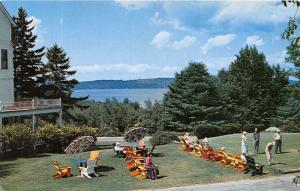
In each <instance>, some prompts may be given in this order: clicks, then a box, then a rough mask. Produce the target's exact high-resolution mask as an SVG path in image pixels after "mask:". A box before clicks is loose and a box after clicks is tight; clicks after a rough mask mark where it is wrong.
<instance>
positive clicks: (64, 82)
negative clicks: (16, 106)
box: [41, 44, 88, 121]
mask: <svg viewBox="0 0 300 191" xmlns="http://www.w3.org/2000/svg"><path fill="white" fill-rule="evenodd" d="M46 58H47V60H48V63H47V64H46V65H45V66H44V74H43V79H44V81H45V84H44V85H43V86H42V87H41V89H42V90H43V97H44V98H47V99H57V98H61V99H62V103H63V112H64V115H63V118H64V120H66V121H70V119H72V118H74V116H72V115H71V114H70V112H69V110H70V109H72V108H75V107H78V108H80V109H85V108H86V107H85V106H82V105H81V103H80V102H79V101H82V100H86V99H87V98H88V97H80V98H75V97H72V92H73V88H74V86H75V85H76V84H78V81H77V80H75V79H71V77H72V76H73V75H74V74H75V73H76V71H73V70H70V67H71V66H70V61H69V58H68V57H67V54H66V52H65V51H64V50H63V49H62V48H60V47H58V45H56V44H55V45H54V46H53V47H51V48H49V49H48V50H47V53H46Z"/></svg>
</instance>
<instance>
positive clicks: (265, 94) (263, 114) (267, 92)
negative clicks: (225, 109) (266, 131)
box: [224, 46, 288, 128]
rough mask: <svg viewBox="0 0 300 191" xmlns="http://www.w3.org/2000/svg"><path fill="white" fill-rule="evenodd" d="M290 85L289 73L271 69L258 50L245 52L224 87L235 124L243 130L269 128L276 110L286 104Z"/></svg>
mask: <svg viewBox="0 0 300 191" xmlns="http://www.w3.org/2000/svg"><path fill="white" fill-rule="evenodd" d="M287 85H288V73H287V72H285V71H284V70H282V69H281V68H280V67H279V66H276V67H273V68H272V67H271V66H269V65H268V63H267V61H266V58H265V56H264V54H262V53H259V52H258V51H257V49H256V47H249V46H246V47H245V48H243V49H241V51H240V53H239V55H237V58H236V60H235V61H234V62H233V63H231V65H230V67H229V70H228V77H227V80H226V83H225V84H224V86H225V89H226V91H227V94H228V98H229V99H228V100H227V104H228V105H229V106H231V112H232V117H233V118H232V120H233V121H234V122H235V123H240V124H241V125H242V126H243V128H245V126H246V125H247V124H257V125H258V124H262V125H264V126H265V127H268V126H269V125H270V119H271V117H272V116H274V115H275V114H276V108H277V107H278V106H279V105H280V104H282V103H283V102H284V101H285V97H286V95H287V93H288V88H287Z"/></svg>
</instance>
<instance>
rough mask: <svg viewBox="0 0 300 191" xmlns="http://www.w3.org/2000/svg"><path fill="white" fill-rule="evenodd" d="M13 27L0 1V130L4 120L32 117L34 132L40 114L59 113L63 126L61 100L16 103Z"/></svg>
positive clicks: (59, 120) (60, 122) (14, 25)
mask: <svg viewBox="0 0 300 191" xmlns="http://www.w3.org/2000/svg"><path fill="white" fill-rule="evenodd" d="M12 27H16V24H15V22H14V21H13V19H12V18H11V16H10V15H9V13H8V12H7V10H6V9H5V7H4V6H3V4H2V3H1V1H0V128H1V127H2V122H3V118H7V117H14V116H32V126H33V131H35V125H36V121H37V115H38V114H47V113H58V114H59V118H58V120H57V122H58V123H59V124H60V125H61V124H62V103H61V99H48V100H45V99H37V98H34V99H32V100H29V101H21V102H15V100H14V67H13V45H12Z"/></svg>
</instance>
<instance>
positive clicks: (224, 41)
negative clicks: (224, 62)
mask: <svg viewBox="0 0 300 191" xmlns="http://www.w3.org/2000/svg"><path fill="white" fill-rule="evenodd" d="M235 38H236V35H235V34H226V35H217V36H215V37H213V38H209V39H207V41H206V43H205V44H204V45H203V46H201V51H202V53H203V54H206V53H207V52H208V50H210V49H212V48H214V47H221V46H226V45H228V44H229V43H231V41H233V40H234V39H235Z"/></svg>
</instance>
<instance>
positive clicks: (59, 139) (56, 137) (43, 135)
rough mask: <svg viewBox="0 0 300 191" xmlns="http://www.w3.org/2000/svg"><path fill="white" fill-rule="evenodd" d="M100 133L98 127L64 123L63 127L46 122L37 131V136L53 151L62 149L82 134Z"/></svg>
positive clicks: (92, 134) (94, 135)
mask: <svg viewBox="0 0 300 191" xmlns="http://www.w3.org/2000/svg"><path fill="white" fill-rule="evenodd" d="M97 135H98V133H97V129H96V128H91V127H88V126H81V127H79V126H75V125H68V124H67V125H63V126H61V127H59V126H57V125H52V124H45V125H43V126H42V127H40V128H39V129H38V131H37V137H38V138H39V139H40V140H41V141H43V142H45V143H46V144H47V145H48V147H49V148H50V149H51V151H62V150H63V148H65V147H66V146H68V145H69V144H70V143H71V141H72V140H74V139H76V138H77V137H80V136H93V137H96V136H97Z"/></svg>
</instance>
